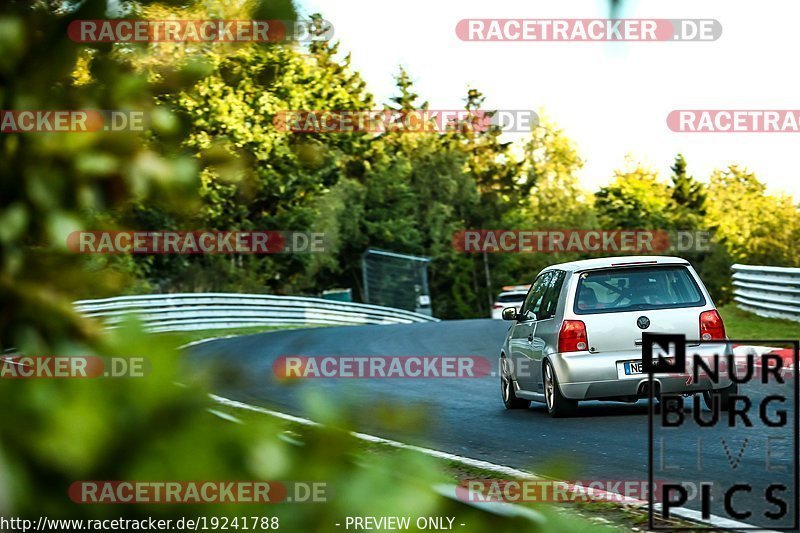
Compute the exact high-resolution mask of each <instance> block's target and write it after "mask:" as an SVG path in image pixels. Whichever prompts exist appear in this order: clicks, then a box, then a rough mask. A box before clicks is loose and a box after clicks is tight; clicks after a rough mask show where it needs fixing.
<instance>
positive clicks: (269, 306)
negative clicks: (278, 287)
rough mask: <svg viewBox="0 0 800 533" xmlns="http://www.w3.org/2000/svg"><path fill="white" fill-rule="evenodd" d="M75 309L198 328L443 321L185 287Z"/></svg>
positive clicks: (111, 321)
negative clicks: (193, 290) (183, 290)
mask: <svg viewBox="0 0 800 533" xmlns="http://www.w3.org/2000/svg"><path fill="white" fill-rule="evenodd" d="M74 305H75V309H76V310H77V311H78V312H79V313H81V314H82V315H84V316H87V317H91V318H97V319H100V320H102V321H103V322H104V323H105V324H106V325H107V326H109V327H114V326H115V325H116V324H118V323H120V322H121V321H122V320H124V317H125V316H126V315H129V314H131V313H132V314H135V315H137V317H138V318H139V320H141V321H142V322H143V323H144V325H145V327H146V328H147V329H148V330H150V331H156V332H161V331H196V330H203V329H226V328H242V327H252V326H290V325H359V324H409V323H412V322H438V321H439V319H437V318H433V317H430V316H427V315H422V314H419V313H414V312H412V311H405V310H403V309H393V308H391V307H381V306H378V305H367V304H358V303H348V302H337V301H334V300H324V299H322V298H306V297H299V296H273V295H267V294H228V293H183V294H150V295H142V296H119V297H116V298H106V299H102V300H80V301H77V302H75V304H74Z"/></svg>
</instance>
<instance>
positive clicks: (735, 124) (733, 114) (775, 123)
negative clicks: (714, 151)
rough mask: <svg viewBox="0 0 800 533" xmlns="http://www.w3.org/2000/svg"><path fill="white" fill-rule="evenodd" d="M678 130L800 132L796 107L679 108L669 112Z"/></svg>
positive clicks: (670, 124) (799, 112)
mask: <svg viewBox="0 0 800 533" xmlns="http://www.w3.org/2000/svg"><path fill="white" fill-rule="evenodd" d="M667 127H669V129H670V130H672V131H674V132H676V133H800V110H797V109H678V110H675V111H671V112H670V113H669V115H667Z"/></svg>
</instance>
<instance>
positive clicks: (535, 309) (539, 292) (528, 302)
mask: <svg viewBox="0 0 800 533" xmlns="http://www.w3.org/2000/svg"><path fill="white" fill-rule="evenodd" d="M551 277H552V271H547V272H545V273H544V274H542V275H541V276H539V277H538V278H536V281H535V282H534V283H533V287H531V291H530V292H529V293H528V297H527V298H525V303H524V304H523V306H522V311H521V313H522V314H523V315H527V314H528V313H535V314H536V317H537V318H538V317H539V309H540V307H541V305H542V300H543V299H544V295H545V293H546V292H547V288H548V287H549V282H550V278H551Z"/></svg>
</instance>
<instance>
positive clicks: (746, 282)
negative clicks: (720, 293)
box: [732, 265, 800, 321]
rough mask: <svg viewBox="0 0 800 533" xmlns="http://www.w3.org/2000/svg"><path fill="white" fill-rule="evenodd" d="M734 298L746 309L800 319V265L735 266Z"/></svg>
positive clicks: (762, 313) (790, 318)
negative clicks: (799, 266)
mask: <svg viewBox="0 0 800 533" xmlns="http://www.w3.org/2000/svg"><path fill="white" fill-rule="evenodd" d="M732 269H733V299H734V301H736V303H737V304H738V306H739V307H740V308H742V309H744V310H745V311H750V312H752V313H756V314H757V315H761V316H766V317H770V318H788V319H789V320H797V321H800V268H783V267H770V266H752V265H733V267H732Z"/></svg>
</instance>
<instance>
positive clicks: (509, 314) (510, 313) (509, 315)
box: [503, 307, 519, 320]
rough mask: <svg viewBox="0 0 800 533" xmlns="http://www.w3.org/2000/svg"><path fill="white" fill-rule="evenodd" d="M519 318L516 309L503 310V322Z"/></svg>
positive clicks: (507, 308)
mask: <svg viewBox="0 0 800 533" xmlns="http://www.w3.org/2000/svg"><path fill="white" fill-rule="evenodd" d="M518 316H519V315H517V308H516V307H506V308H505V309H503V320H517V317H518Z"/></svg>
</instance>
